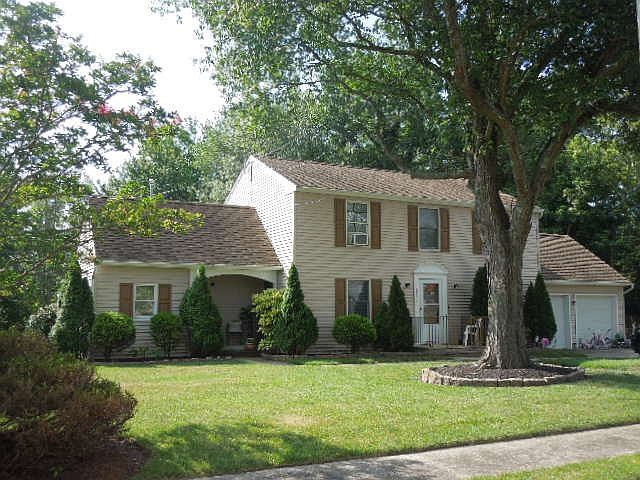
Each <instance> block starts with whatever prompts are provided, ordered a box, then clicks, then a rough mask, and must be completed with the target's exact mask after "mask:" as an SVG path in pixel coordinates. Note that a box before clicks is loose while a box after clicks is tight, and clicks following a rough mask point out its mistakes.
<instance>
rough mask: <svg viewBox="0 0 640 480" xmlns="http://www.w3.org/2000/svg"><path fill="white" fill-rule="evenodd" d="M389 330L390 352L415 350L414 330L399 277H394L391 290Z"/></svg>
mask: <svg viewBox="0 0 640 480" xmlns="http://www.w3.org/2000/svg"><path fill="white" fill-rule="evenodd" d="M388 305H389V329H388V332H387V335H388V338H387V339H386V340H385V341H386V342H388V345H389V350H390V351H395V352H406V351H410V350H413V328H412V326H411V315H410V314H409V308H408V307H407V300H406V298H405V296H404V292H403V291H402V286H401V285H400V280H399V279H398V276H397V275H394V276H393V280H392V281H391V289H390V290H389V299H388Z"/></svg>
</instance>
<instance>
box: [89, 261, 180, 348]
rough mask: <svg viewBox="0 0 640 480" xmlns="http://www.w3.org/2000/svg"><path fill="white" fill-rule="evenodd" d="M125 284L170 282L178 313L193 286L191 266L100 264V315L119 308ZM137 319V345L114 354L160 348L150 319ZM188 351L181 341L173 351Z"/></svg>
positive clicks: (96, 279) (173, 308)
mask: <svg viewBox="0 0 640 480" xmlns="http://www.w3.org/2000/svg"><path fill="white" fill-rule="evenodd" d="M121 283H133V284H140V283H145V284H149V283H152V284H161V283H167V284H170V285H171V311H172V312H174V313H178V312H179V310H180V302H181V301H182V297H183V296H184V292H185V291H186V289H187V288H188V286H189V269H186V268H157V267H145V266H112V265H104V264H98V265H97V266H96V269H95V273H94V283H93V295H94V302H95V310H96V314H99V313H102V312H108V311H116V312H117V311H118V307H119V295H120V284H121ZM133 320H134V323H135V326H136V341H135V344H134V345H132V346H131V347H130V348H128V349H126V350H122V351H119V352H116V353H114V355H113V357H114V358H116V359H117V358H130V357H132V355H133V353H134V351H135V349H136V348H141V347H147V348H149V350H150V351H153V350H155V349H156V346H155V344H154V343H153V339H152V338H151V334H150V330H149V319H146V318H136V317H134V319H133ZM186 354H187V350H186V345H185V342H181V344H180V345H179V346H178V348H176V350H175V352H174V353H173V355H175V356H185V355H186Z"/></svg>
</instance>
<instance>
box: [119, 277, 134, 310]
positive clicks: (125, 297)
mask: <svg viewBox="0 0 640 480" xmlns="http://www.w3.org/2000/svg"><path fill="white" fill-rule="evenodd" d="M118 311H119V312H120V313H124V314H125V315H129V316H130V317H133V283H121V284H120V306H119V307H118Z"/></svg>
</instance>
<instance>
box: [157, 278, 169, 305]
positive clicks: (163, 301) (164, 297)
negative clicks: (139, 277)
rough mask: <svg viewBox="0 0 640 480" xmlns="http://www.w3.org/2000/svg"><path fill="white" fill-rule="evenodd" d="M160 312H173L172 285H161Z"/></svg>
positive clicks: (159, 294)
mask: <svg viewBox="0 0 640 480" xmlns="http://www.w3.org/2000/svg"><path fill="white" fill-rule="evenodd" d="M158 311H159V312H170V311H171V285H170V284H168V283H161V284H160V287H159V291H158Z"/></svg>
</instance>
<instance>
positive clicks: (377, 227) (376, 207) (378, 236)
mask: <svg viewBox="0 0 640 480" xmlns="http://www.w3.org/2000/svg"><path fill="white" fill-rule="evenodd" d="M370 205H371V248H380V245H381V243H382V230H381V216H382V215H381V208H380V202H371V203H370Z"/></svg>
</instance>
